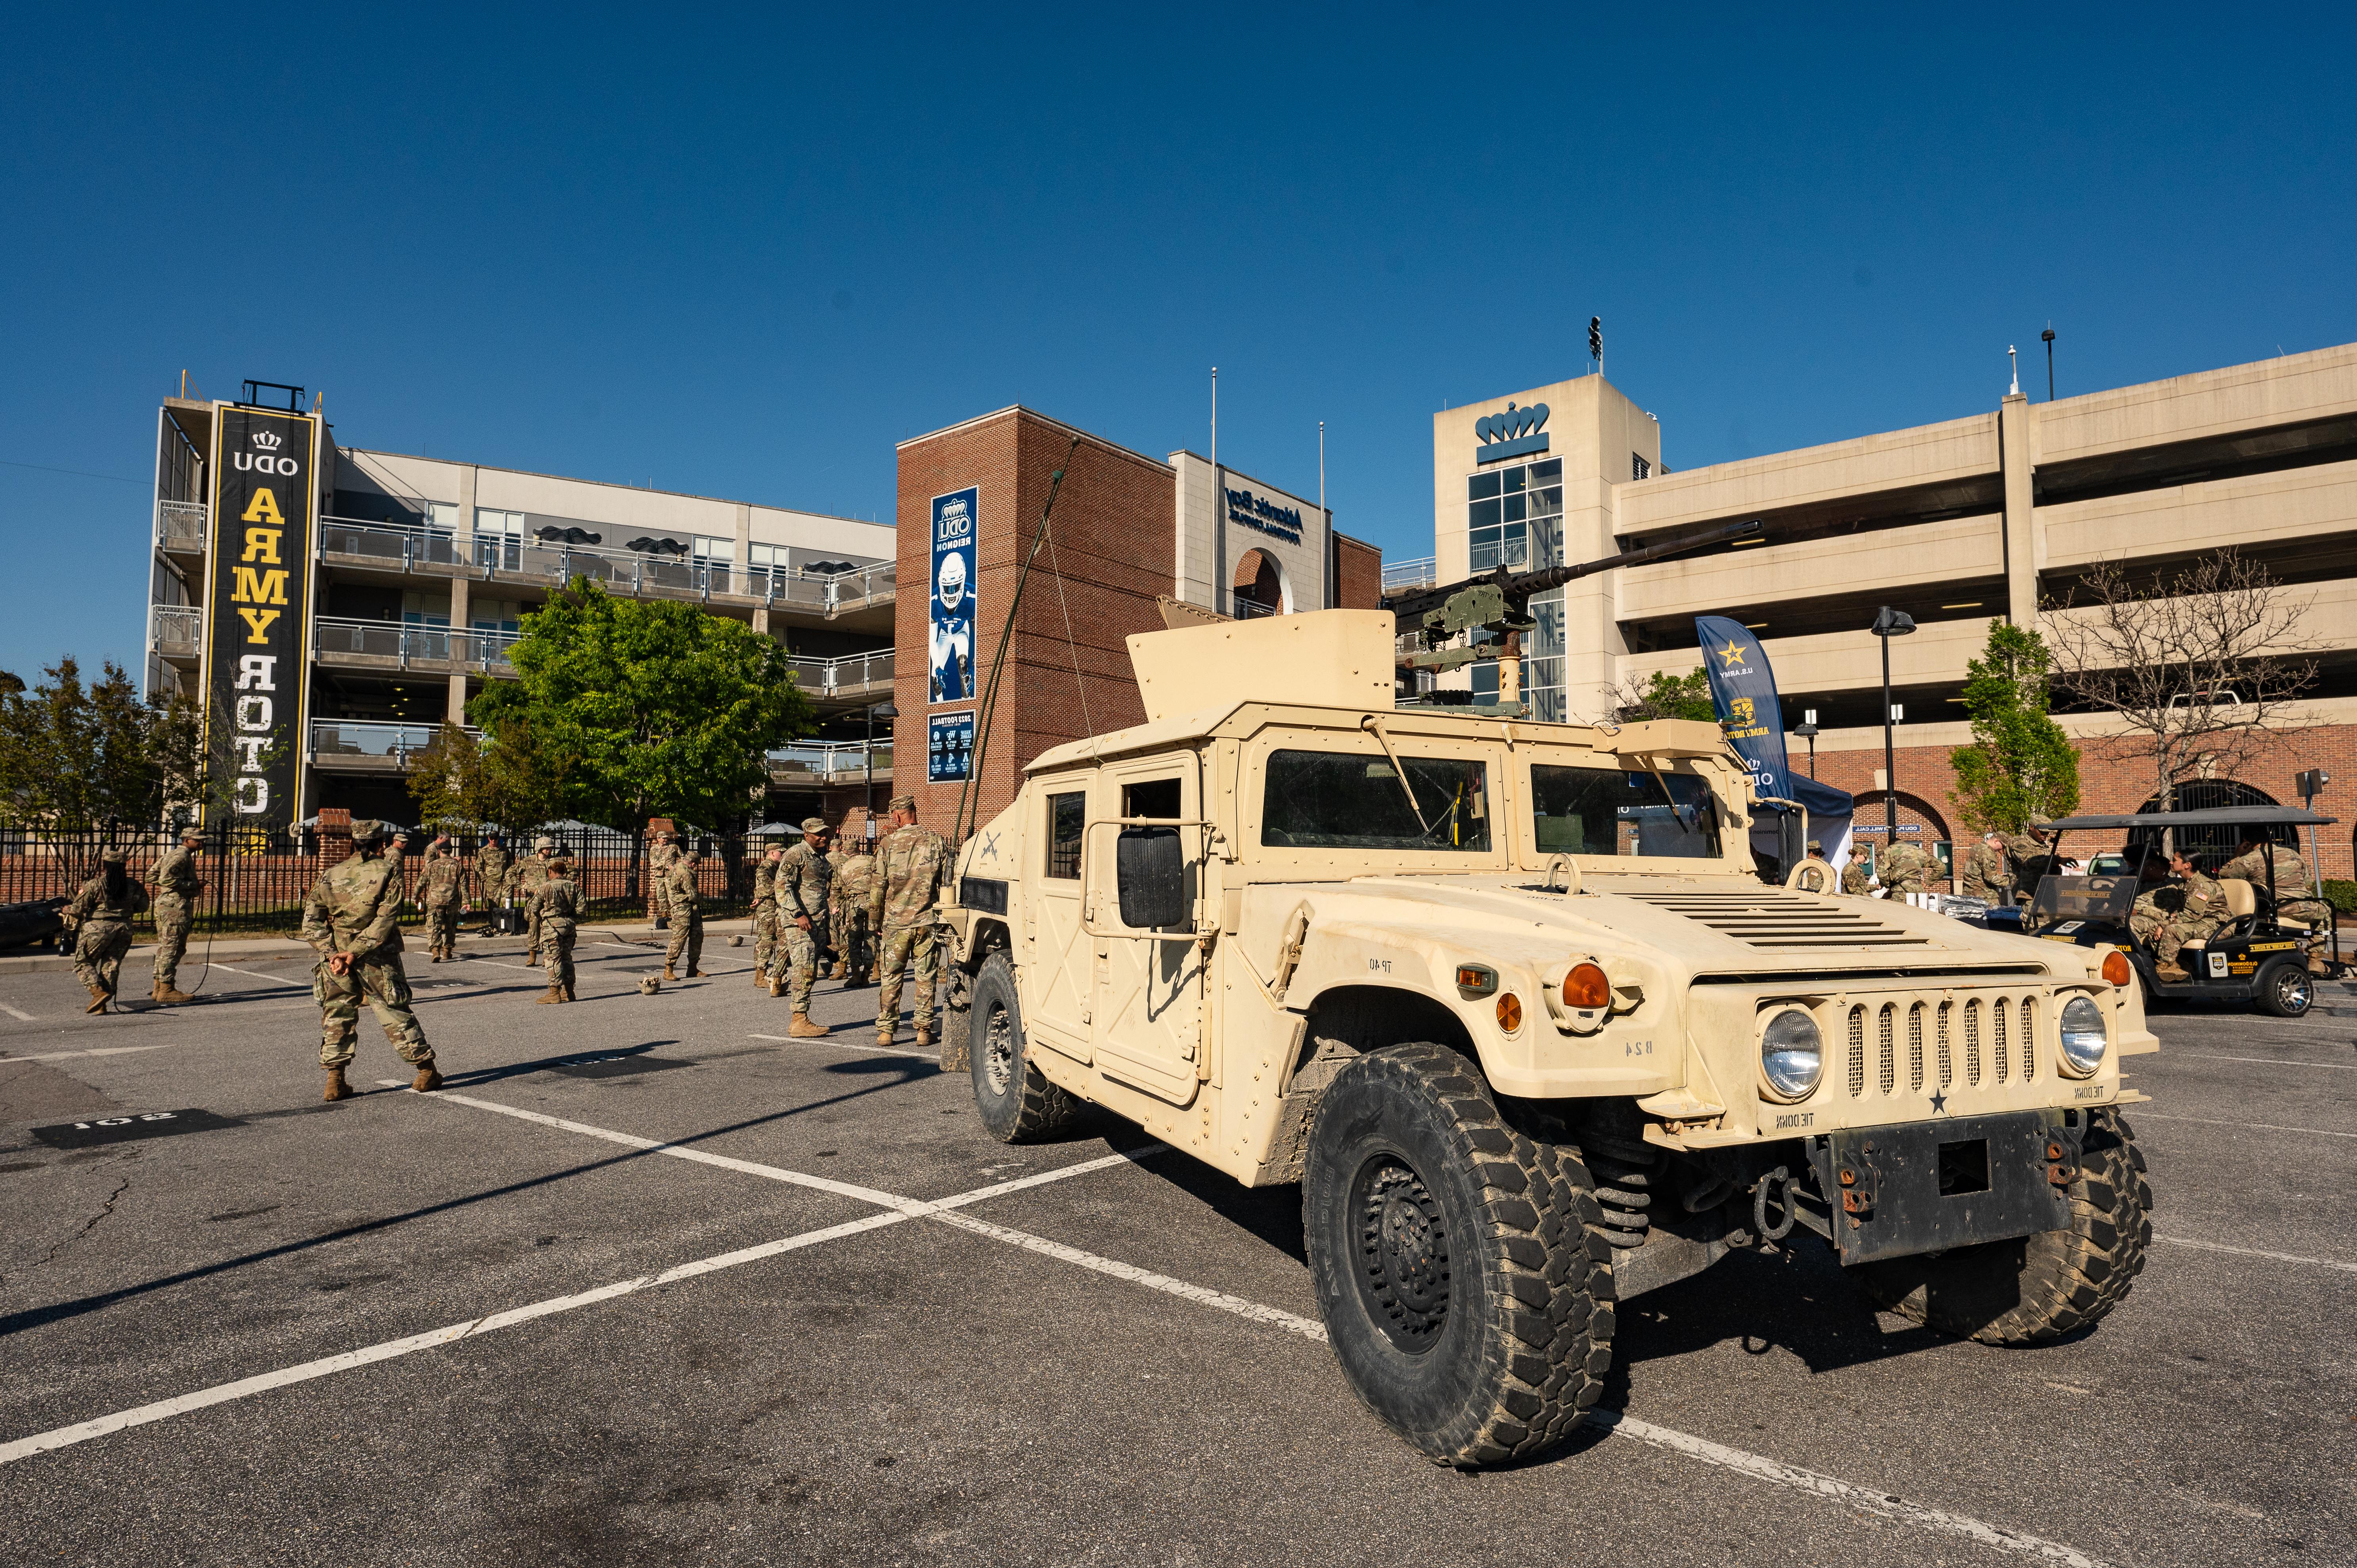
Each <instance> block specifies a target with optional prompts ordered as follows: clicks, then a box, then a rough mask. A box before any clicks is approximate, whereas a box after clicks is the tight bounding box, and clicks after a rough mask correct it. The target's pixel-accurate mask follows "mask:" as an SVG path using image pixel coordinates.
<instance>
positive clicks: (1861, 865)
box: [1842, 855, 1874, 898]
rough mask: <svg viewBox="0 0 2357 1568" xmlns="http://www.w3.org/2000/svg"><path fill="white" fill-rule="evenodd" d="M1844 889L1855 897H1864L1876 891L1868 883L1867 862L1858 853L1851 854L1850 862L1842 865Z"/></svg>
mask: <svg viewBox="0 0 2357 1568" xmlns="http://www.w3.org/2000/svg"><path fill="white" fill-rule="evenodd" d="M1842 891H1843V892H1845V893H1846V894H1848V895H1849V896H1850V897H1853V898H1863V897H1866V896H1867V894H1868V893H1871V892H1873V891H1874V889H1873V888H1872V887H1870V886H1867V880H1866V862H1864V861H1862V860H1860V859H1858V858H1857V856H1856V855H1852V856H1850V859H1849V864H1848V865H1845V866H1843V867H1842Z"/></svg>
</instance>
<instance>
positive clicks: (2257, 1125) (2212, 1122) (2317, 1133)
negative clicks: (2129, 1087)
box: [2136, 1111, 2357, 1138]
mask: <svg viewBox="0 0 2357 1568" xmlns="http://www.w3.org/2000/svg"><path fill="white" fill-rule="evenodd" d="M2136 1120H2137V1121H2139V1122H2200V1123H2201V1125H2203V1126H2204V1127H2243V1128H2247V1129H2248V1130H2250V1131H2251V1132H2254V1133H2305V1134H2307V1135H2308V1136H2309V1137H2311V1138H2357V1133H2333V1132H2328V1131H2327V1130H2326V1129H2324V1128H2322V1127H2278V1126H2276V1124H2275V1123H2274V1122H2221V1121H2219V1120H2217V1119H2216V1118H2215V1117H2211V1116H2164V1115H2162V1114H2161V1113H2160V1112H2158V1111H2139V1112H2136Z"/></svg>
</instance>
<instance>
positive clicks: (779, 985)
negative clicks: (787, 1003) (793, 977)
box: [770, 974, 786, 996]
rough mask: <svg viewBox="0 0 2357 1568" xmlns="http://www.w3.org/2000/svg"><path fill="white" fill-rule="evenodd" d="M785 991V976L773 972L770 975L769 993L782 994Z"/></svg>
mask: <svg viewBox="0 0 2357 1568" xmlns="http://www.w3.org/2000/svg"><path fill="white" fill-rule="evenodd" d="M785 993H786V977H785V976H784V975H782V974H773V975H771V976H770V995H772V996H783V995H784V994H785Z"/></svg>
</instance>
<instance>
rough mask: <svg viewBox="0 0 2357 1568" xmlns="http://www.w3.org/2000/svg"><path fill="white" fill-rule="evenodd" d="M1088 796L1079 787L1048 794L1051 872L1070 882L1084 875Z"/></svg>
mask: <svg viewBox="0 0 2357 1568" xmlns="http://www.w3.org/2000/svg"><path fill="white" fill-rule="evenodd" d="M1088 800H1089V798H1088V796H1087V795H1086V794H1084V793H1082V791H1080V790H1074V791H1073V792H1072V793H1071V794H1069V795H1050V796H1049V797H1048V875H1050V876H1054V877H1059V878H1061V879H1062V880H1064V881H1067V882H1077V881H1079V880H1080V875H1081V837H1082V828H1083V826H1084V825H1085V824H1086V823H1087V822H1088V814H1089V813H1088Z"/></svg>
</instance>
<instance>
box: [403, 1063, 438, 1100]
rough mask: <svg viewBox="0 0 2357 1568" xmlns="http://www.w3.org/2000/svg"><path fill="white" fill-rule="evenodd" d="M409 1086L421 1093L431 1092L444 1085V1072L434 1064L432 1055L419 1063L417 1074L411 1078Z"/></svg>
mask: <svg viewBox="0 0 2357 1568" xmlns="http://www.w3.org/2000/svg"><path fill="white" fill-rule="evenodd" d="M409 1087H410V1088H412V1089H414V1090H416V1091H417V1092H418V1093H420V1094H431V1093H433V1092H434V1091H435V1090H437V1089H439V1088H441V1087H442V1074H441V1072H440V1071H439V1070H438V1069H436V1067H435V1066H434V1058H432V1057H427V1058H425V1060H424V1061H422V1062H419V1063H418V1064H417V1076H416V1077H415V1078H414V1079H410V1080H409Z"/></svg>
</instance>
